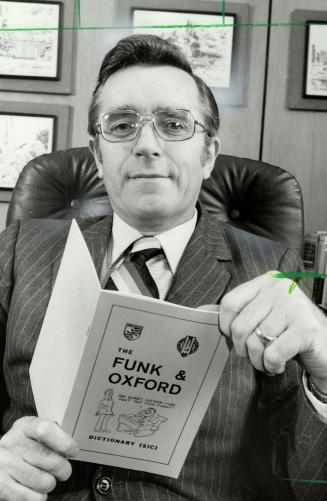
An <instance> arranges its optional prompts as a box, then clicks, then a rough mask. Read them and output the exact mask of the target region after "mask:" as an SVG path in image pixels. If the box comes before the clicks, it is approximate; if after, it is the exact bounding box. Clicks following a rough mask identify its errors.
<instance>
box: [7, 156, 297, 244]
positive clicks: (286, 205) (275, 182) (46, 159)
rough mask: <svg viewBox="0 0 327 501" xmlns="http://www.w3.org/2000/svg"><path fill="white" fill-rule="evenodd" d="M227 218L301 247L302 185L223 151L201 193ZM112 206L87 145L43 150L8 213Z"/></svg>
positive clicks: (70, 213)
mask: <svg viewBox="0 0 327 501" xmlns="http://www.w3.org/2000/svg"><path fill="white" fill-rule="evenodd" d="M200 200H201V201H202V203H203V204H204V206H205V207H206V208H207V209H208V210H210V211H213V212H217V213H218V215H219V218H220V219H222V220H223V221H229V222H230V223H231V224H233V225H235V226H238V227H240V228H243V229H245V230H248V231H250V232H252V233H256V234H258V235H262V236H265V237H269V238H271V239H273V240H278V241H281V242H284V243H285V244H287V245H290V246H292V247H294V248H295V249H297V250H298V251H299V252H300V253H301V252H302V246H303V201H302V193H301V188H300V186H299V184H298V182H297V180H296V179H295V177H294V176H293V175H292V174H290V173H289V172H287V171H285V170H283V169H281V168H279V167H276V166H273V165H270V164H267V163H263V162H259V161H256V160H249V159H246V158H237V157H233V156H228V155H220V156H219V157H218V158H217V160H216V164H215V167H214V170H213V172H212V175H211V177H210V179H208V180H206V181H204V183H203V186H202V190H201V193H200ZM111 211H112V209H111V205H110V201H109V198H108V195H107V192H106V190H105V187H104V185H103V183H102V180H100V179H99V178H98V177H97V171H96V166H95V163H94V159H93V156H92V154H91V153H90V152H89V150H88V148H72V149H69V150H64V151H57V152H54V153H50V154H47V155H42V156H40V157H38V158H35V159H33V160H32V161H31V162H29V163H28V164H27V165H26V166H25V167H24V169H23V171H22V173H21V175H20V177H19V180H18V181H17V184H16V187H15V189H14V191H13V195H12V200H11V202H10V205H9V209H8V214H7V225H8V224H10V223H11V222H13V221H14V220H15V219H20V220H24V219H29V218H57V219H58V218H59V219H60V218H73V217H88V216H102V215H106V214H109V213H110V212H111Z"/></svg>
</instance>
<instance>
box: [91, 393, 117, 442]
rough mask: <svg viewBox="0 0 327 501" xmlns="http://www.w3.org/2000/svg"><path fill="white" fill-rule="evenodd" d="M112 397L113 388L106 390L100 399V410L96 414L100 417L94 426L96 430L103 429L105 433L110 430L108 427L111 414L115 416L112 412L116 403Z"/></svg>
mask: <svg viewBox="0 0 327 501" xmlns="http://www.w3.org/2000/svg"><path fill="white" fill-rule="evenodd" d="M112 397H113V390H112V389H111V388H108V389H107V390H105V392H104V398H103V399H102V400H101V401H100V403H99V407H98V410H97V411H96V413H95V415H96V416H99V417H98V420H97V423H96V425H95V427H94V431H102V432H104V433H107V432H109V431H110V430H109V429H108V421H109V418H110V417H111V416H114V413H113V412H112V408H113V405H114V401H113V399H112Z"/></svg>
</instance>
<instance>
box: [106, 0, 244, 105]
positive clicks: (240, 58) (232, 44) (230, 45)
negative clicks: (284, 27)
mask: <svg viewBox="0 0 327 501" xmlns="http://www.w3.org/2000/svg"><path fill="white" fill-rule="evenodd" d="M162 5H163V4H162V3H159V2H158V6H157V7H154V2H153V1H151V0H124V2H120V4H119V7H118V13H117V18H118V19H117V23H116V24H118V25H120V26H130V30H129V33H133V32H134V33H141V32H142V33H152V34H158V35H159V36H162V37H163V38H166V39H168V40H170V41H173V42H174V43H176V44H177V45H178V46H179V47H180V48H182V50H183V49H184V51H185V49H186V53H187V55H188V58H189V60H190V62H191V65H192V67H193V70H194V72H195V74H198V75H199V76H201V77H203V76H204V80H205V81H206V83H208V85H209V86H210V87H211V89H212V91H213V93H214V95H215V97H216V99H217V101H218V102H219V103H220V104H221V105H231V106H242V105H243V104H244V101H245V98H246V96H245V89H246V81H247V79H248V74H247V68H248V45H249V36H250V34H249V33H250V30H247V29H241V28H237V25H238V24H247V23H249V21H250V6H249V5H247V4H238V3H228V11H227V12H225V13H224V16H223V13H222V12H220V11H219V7H220V6H219V5H218V6H217V3H213V2H212V1H209V0H203V1H201V2H198V0H189V1H188V2H187V3H186V2H184V1H183V0H166V1H165V3H164V6H162ZM210 21H211V22H210ZM140 23H141V24H140ZM153 23H154V24H153ZM184 24H185V25H187V24H192V25H194V24H195V25H204V26H199V27H194V28H192V27H190V28H188V27H185V28H179V27H175V26H178V25H182V26H184ZM210 24H226V28H225V27H224V26H222V27H219V28H216V27H210V26H209V25H210ZM164 25H166V26H172V25H173V26H174V27H172V28H168V27H166V26H164ZM140 26H142V28H139V27H140ZM220 30H221V31H220ZM127 34H128V33H126V35H127ZM165 35H166V36H165ZM190 40H191V41H192V43H188V42H190ZM219 42H220V44H219ZM221 42H223V44H222V43H221ZM191 45H192V46H193V47H191ZM217 54H218V56H217ZM206 63H207V64H206ZM215 71H216V76H214V73H215ZM218 72H221V73H222V74H219V75H218ZM206 77H207V78H206Z"/></svg>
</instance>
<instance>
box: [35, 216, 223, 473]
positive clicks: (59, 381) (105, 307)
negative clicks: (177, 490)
mask: <svg viewBox="0 0 327 501" xmlns="http://www.w3.org/2000/svg"><path fill="white" fill-rule="evenodd" d="M228 356H229V349H228V347H227V344H226V340H225V337H224V336H223V335H222V334H221V333H220V332H219V330H218V313H217V312H215V311H205V310H201V309H193V308H187V307H182V306H179V305H175V304H172V303H168V302H164V301H160V300H157V299H153V298H148V297H144V296H138V295H134V294H121V293H119V292H115V291H107V290H102V289H101V286H100V284H99V280H98V277H97V275H96V271H95V269H94V265H93V262H92V259H91V256H90V254H89V251H88V249H87V246H86V244H85V241H84V239H83V236H82V234H81V232H80V230H79V228H78V225H77V223H76V222H73V223H72V226H71V230H70V234H69V237H68V240H67V244H66V248H65V252H64V255H63V259H62V262H61V265H60V268H59V271H58V276H57V280H56V283H55V286H54V289H53V293H52V296H51V299H50V302H49V306H48V310H47V313H46V316H45V319H44V323H43V326H42V329H41V333H40V337H39V340H38V343H37V346H36V349H35V353H34V357H33V360H32V364H31V367H30V377H31V384H32V389H33V394H34V398H35V403H36V406H37V410H38V414H39V416H41V417H44V418H48V419H53V420H54V421H56V422H58V423H59V424H60V425H61V426H62V427H63V429H64V430H65V431H67V432H68V433H70V434H71V435H72V436H73V437H74V439H75V440H76V442H77V444H78V446H79V448H80V452H79V454H78V456H77V459H78V460H82V461H89V462H95V463H101V464H109V465H113V466H119V467H123V468H130V469H138V470H143V471H148V472H152V473H158V474H161V475H168V476H172V477H175V478H176V477H177V476H178V474H179V472H180V469H181V467H182V465H183V463H184V461H185V458H186V456H187V453H188V451H189V448H190V447H191V444H192V442H193V439H194V437H195V435H196V433H197V430H198V428H199V426H200V423H201V421H202V419H203V417H204V414H205V412H206V409H207V407H208V405H209V403H210V400H211V397H212V395H213V392H214V390H215V388H216V386H217V383H218V381H219V378H220V375H221V373H222V371H223V368H224V366H225V363H226V361H227V358H228Z"/></svg>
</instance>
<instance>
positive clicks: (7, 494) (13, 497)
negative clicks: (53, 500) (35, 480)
mask: <svg viewBox="0 0 327 501" xmlns="http://www.w3.org/2000/svg"><path fill="white" fill-rule="evenodd" d="M0 495H1V497H0V499H1V501H17V500H19V501H46V500H47V495H46V494H42V493H40V492H36V491H34V490H33V489H30V488H29V487H25V486H24V485H21V484H20V483H17V482H16V481H15V480H14V479H13V478H12V477H11V476H10V475H8V473H7V472H4V471H1V470H0Z"/></svg>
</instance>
